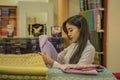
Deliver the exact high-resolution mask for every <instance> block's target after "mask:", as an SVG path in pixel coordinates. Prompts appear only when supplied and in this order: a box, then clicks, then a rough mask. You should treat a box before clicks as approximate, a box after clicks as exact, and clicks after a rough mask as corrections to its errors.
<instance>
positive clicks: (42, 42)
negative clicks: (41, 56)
mask: <svg viewBox="0 0 120 80" xmlns="http://www.w3.org/2000/svg"><path fill="white" fill-rule="evenodd" d="M39 46H40V50H41V52H42V53H47V54H48V55H49V56H50V57H51V58H52V59H54V60H57V55H58V53H57V51H56V49H55V47H54V46H53V45H52V43H51V42H50V41H49V40H48V36H47V35H40V36H39Z"/></svg>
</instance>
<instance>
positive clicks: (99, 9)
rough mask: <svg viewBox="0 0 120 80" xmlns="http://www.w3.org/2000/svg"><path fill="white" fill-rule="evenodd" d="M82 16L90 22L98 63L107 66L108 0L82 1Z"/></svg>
mask: <svg viewBox="0 0 120 80" xmlns="http://www.w3.org/2000/svg"><path fill="white" fill-rule="evenodd" d="M80 14H81V15H83V16H84V17H85V18H86V20H87V21H88V25H89V27H90V31H91V34H92V39H93V45H94V46H95V48H96V54H97V55H98V56H99V62H98V63H99V64H101V65H103V66H106V54H107V52H106V51H107V50H106V41H107V40H106V39H107V38H106V37H107V0H80Z"/></svg>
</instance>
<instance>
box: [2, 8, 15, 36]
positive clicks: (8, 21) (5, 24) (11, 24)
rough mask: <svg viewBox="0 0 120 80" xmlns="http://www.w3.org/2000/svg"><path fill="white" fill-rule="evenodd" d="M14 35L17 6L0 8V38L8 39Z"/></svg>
mask: <svg viewBox="0 0 120 80" xmlns="http://www.w3.org/2000/svg"><path fill="white" fill-rule="evenodd" d="M12 30H13V31H12ZM16 35H17V6H0V36H1V37H8V36H16Z"/></svg>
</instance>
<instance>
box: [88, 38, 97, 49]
mask: <svg viewBox="0 0 120 80" xmlns="http://www.w3.org/2000/svg"><path fill="white" fill-rule="evenodd" d="M86 48H87V49H94V50H95V47H94V46H93V45H92V43H91V42H90V41H89V40H88V42H87V45H86Z"/></svg>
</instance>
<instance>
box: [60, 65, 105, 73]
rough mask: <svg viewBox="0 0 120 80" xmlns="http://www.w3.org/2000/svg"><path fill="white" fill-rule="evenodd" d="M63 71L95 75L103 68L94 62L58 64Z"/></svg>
mask: <svg viewBox="0 0 120 80" xmlns="http://www.w3.org/2000/svg"><path fill="white" fill-rule="evenodd" d="M58 68H60V69H61V70H63V72H66V73H74V74H89V75H96V74H98V72H100V71H102V70H103V69H104V67H103V66H101V65H96V64H86V65H82V64H60V65H59V67H58Z"/></svg>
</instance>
